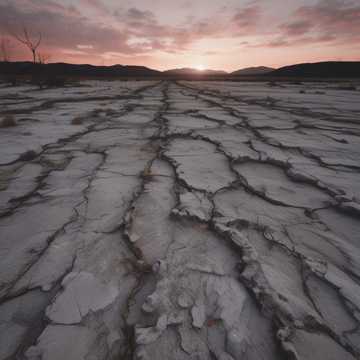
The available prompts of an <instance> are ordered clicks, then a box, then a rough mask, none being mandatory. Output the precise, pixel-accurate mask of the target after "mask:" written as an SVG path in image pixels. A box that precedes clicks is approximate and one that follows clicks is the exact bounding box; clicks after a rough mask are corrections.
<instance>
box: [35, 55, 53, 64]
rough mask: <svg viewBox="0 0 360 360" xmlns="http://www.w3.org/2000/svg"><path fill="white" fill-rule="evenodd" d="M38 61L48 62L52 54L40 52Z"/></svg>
mask: <svg viewBox="0 0 360 360" xmlns="http://www.w3.org/2000/svg"><path fill="white" fill-rule="evenodd" d="M37 57H38V63H39V64H46V63H47V62H48V61H49V60H50V59H51V55H49V54H46V53H40V52H39V53H38V56H37Z"/></svg>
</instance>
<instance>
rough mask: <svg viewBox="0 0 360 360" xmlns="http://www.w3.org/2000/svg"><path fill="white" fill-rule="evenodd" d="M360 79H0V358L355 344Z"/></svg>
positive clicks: (335, 352) (259, 353) (330, 359)
mask: <svg viewBox="0 0 360 360" xmlns="http://www.w3.org/2000/svg"><path fill="white" fill-rule="evenodd" d="M270 85H271V86H270ZM359 94H360V93H359V91H356V90H354V91H346V90H341V89H339V88H337V87H336V86H335V85H333V84H330V83H325V82H324V83H310V82H309V83H305V84H290V83H286V84H282V85H281V86H274V84H267V83H260V82H259V83H245V82H242V83H233V82H194V83H193V82H141V81H137V82H135V81H133V82H130V81H128V82H126V81H123V82H122V81H114V82H106V81H104V82H98V81H87V82H84V84H83V85H82V86H78V87H76V86H75V87H68V88H64V89H53V90H46V91H38V90H36V89H35V88H32V87H31V86H23V87H15V88H11V87H0V103H1V106H2V108H1V111H0V116H12V117H13V118H14V120H15V121H16V126H13V127H9V128H2V129H0V153H1V157H0V259H1V261H0V360H5V359H31V360H35V359H43V360H63V359H66V360H81V359H86V360H90V359H92V360H102V359H142V360H147V359H151V360H154V359H177V360H180V359H181V360H185V359H204V360H205V359H218V360H240V359H241V360H260V359H269V360H271V359H274V360H279V359H299V360H305V359H308V360H310V359H311V360H313V359H324V360H340V359H341V360H347V359H349V360H350V359H359V358H360V345H359V344H360V327H359V322H360V235H359V234H360V221H359V218H360V194H359V193H360V176H359V174H360V117H359V116H360V96H359Z"/></svg>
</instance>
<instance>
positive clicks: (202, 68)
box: [194, 64, 205, 71]
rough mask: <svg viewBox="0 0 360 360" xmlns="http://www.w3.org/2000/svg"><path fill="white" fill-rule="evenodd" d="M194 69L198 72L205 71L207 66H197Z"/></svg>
mask: <svg viewBox="0 0 360 360" xmlns="http://www.w3.org/2000/svg"><path fill="white" fill-rule="evenodd" d="M194 69H196V70H198V71H204V70H205V66H204V65H201V64H199V65H195V66H194Z"/></svg>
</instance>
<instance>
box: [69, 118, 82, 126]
mask: <svg viewBox="0 0 360 360" xmlns="http://www.w3.org/2000/svg"><path fill="white" fill-rule="evenodd" d="M83 122H84V119H83V118H82V117H80V116H78V117H76V118H74V119H72V120H71V124H72V125H82V123H83Z"/></svg>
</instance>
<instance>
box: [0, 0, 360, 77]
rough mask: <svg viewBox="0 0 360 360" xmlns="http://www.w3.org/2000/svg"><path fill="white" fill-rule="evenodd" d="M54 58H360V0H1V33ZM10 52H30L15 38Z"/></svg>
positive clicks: (248, 62) (222, 65)
mask: <svg viewBox="0 0 360 360" xmlns="http://www.w3.org/2000/svg"><path fill="white" fill-rule="evenodd" d="M23 25H25V26H26V27H27V28H28V29H29V30H30V31H31V32H32V33H33V34H36V33H37V32H38V31H40V32H41V33H42V34H43V42H42V44H41V49H40V51H41V52H42V53H45V54H49V55H51V60H50V61H51V62H60V61H64V62H72V63H91V64H95V65H103V64H104V65H111V64H129V65H145V66H148V67H151V68H154V69H159V70H165V69H169V68H179V67H204V68H210V69H224V70H228V71H231V70H237V69H239V68H243V67H247V66H259V65H264V66H272V67H280V66H283V65H288V64H294V63H300V62H315V61H323V60H360V0H354V1H352V0H348V1H340V0H298V1H297V0H288V1H284V0H254V1H243V0H227V1H226V0H225V1H219V0H193V1H187V0H177V1H170V0H132V1H128V0H123V1H121V0H0V33H1V35H2V36H7V34H8V33H9V32H10V33H11V32H20V30H21V27H22V26H23ZM10 41H11V44H10V47H11V59H12V60H25V59H26V60H30V55H31V54H30V52H29V51H28V50H27V49H26V48H25V47H24V45H21V44H19V43H18V42H17V41H16V40H14V39H11V40H10Z"/></svg>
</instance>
